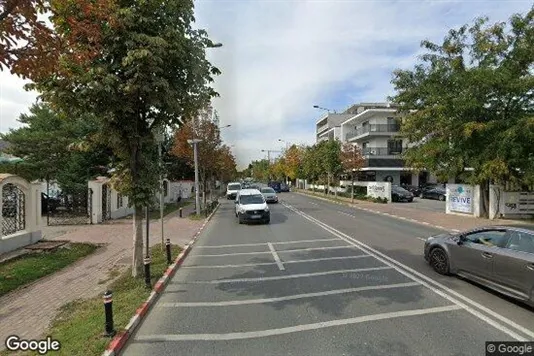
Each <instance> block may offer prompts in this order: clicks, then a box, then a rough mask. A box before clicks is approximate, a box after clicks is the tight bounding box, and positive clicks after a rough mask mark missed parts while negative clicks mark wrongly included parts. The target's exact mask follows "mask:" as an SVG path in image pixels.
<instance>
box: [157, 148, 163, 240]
mask: <svg viewBox="0 0 534 356" xmlns="http://www.w3.org/2000/svg"><path fill="white" fill-rule="evenodd" d="M162 144H163V142H160V143H159V145H158V151H159V166H160V172H159V220H160V224H161V249H162V250H163V249H164V248H165V238H164V232H163V210H164V201H163V193H164V192H163V190H164V189H163V152H162V151H163V150H162V147H161V146H162Z"/></svg>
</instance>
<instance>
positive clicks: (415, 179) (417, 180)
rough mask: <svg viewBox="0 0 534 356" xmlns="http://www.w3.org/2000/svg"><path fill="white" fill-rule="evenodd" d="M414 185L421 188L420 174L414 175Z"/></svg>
mask: <svg viewBox="0 0 534 356" xmlns="http://www.w3.org/2000/svg"><path fill="white" fill-rule="evenodd" d="M412 185H415V186H416V187H418V186H419V172H416V173H412Z"/></svg>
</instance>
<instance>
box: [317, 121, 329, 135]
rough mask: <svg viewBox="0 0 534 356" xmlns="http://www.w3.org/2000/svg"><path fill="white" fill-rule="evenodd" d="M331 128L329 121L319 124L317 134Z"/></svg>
mask: <svg viewBox="0 0 534 356" xmlns="http://www.w3.org/2000/svg"><path fill="white" fill-rule="evenodd" d="M329 128H330V127H329V126H328V123H326V124H324V125H322V126H319V127H318V128H317V134H320V133H322V132H324V131H326V130H328V129H329Z"/></svg>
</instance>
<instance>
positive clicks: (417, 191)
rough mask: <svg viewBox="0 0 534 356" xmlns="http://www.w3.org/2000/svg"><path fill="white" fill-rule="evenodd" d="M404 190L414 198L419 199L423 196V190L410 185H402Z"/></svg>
mask: <svg viewBox="0 0 534 356" xmlns="http://www.w3.org/2000/svg"><path fill="white" fill-rule="evenodd" d="M401 187H402V188H404V189H406V190H407V191H409V192H410V193H412V194H413V195H414V197H418V196H420V195H421V188H420V187H418V186H415V185H409V184H402V185H401Z"/></svg>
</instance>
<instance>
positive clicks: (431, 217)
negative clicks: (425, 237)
mask: <svg viewBox="0 0 534 356" xmlns="http://www.w3.org/2000/svg"><path fill="white" fill-rule="evenodd" d="M299 193H300V194H306V195H309V196H314V195H312V194H310V193H308V192H305V193H304V192H302V191H299ZM315 197H318V198H325V199H326V196H325V195H323V194H318V193H317V194H316V195H315ZM331 198H333V197H331ZM340 200H341V199H340ZM342 200H343V202H344V203H345V204H347V205H352V204H351V203H350V199H342ZM354 207H356V208H360V209H368V210H372V211H375V212H378V213H381V214H389V215H392V216H395V217H399V218H402V219H405V220H408V221H416V222H419V223H423V224H425V225H430V226H435V227H438V228H443V229H445V230H468V229H473V228H476V227H479V226H484V225H509V224H530V225H534V224H532V222H528V221H520V220H519V221H518V220H504V219H495V220H489V219H482V218H475V217H470V216H462V215H457V214H446V213H445V212H443V213H441V212H436V211H428V210H423V209H415V208H412V207H410V203H390V204H379V203H372V202H367V201H363V200H356V201H355V204H354Z"/></svg>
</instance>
